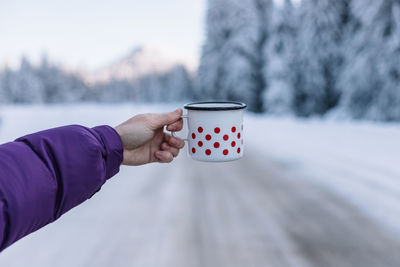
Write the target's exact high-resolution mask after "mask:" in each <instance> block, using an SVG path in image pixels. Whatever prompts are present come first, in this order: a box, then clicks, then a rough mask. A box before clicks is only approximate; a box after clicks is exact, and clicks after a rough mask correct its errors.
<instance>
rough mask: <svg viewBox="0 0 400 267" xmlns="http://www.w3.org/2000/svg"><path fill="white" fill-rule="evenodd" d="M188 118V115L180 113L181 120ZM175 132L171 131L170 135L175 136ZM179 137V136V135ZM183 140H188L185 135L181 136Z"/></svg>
mask: <svg viewBox="0 0 400 267" xmlns="http://www.w3.org/2000/svg"><path fill="white" fill-rule="evenodd" d="M187 118H188V115H182V116H181V119H182V120H183V119H187ZM175 133H176V132H172V131H171V135H172V136H173V137H177V136H176V134H175ZM179 138H181V137H179ZM181 139H182V140H183V141H188V138H187V137H186V138H181Z"/></svg>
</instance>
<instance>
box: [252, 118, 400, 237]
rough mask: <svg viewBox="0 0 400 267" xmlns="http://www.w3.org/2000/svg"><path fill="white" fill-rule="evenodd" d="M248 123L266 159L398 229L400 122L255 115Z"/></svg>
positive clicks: (399, 231)
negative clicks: (334, 193) (302, 118)
mask: <svg viewBox="0 0 400 267" xmlns="http://www.w3.org/2000/svg"><path fill="white" fill-rule="evenodd" d="M245 128H246V129H245V139H246V140H247V142H250V144H249V145H248V146H250V147H251V149H260V154H264V157H263V159H265V158H268V160H271V159H272V160H274V161H276V162H277V163H279V164H281V165H282V166H283V167H285V168H286V169H288V170H289V171H290V172H292V173H293V175H300V176H302V177H306V178H309V179H312V180H313V181H314V182H317V183H320V184H323V185H324V186H326V187H327V188H329V189H330V190H335V191H336V192H337V193H338V194H340V195H341V196H342V197H343V198H345V199H348V200H350V201H351V202H352V203H353V204H354V205H356V206H357V207H358V208H361V209H362V210H363V211H365V212H366V213H367V214H368V215H370V216H371V217H372V218H374V219H376V220H377V221H379V222H381V223H382V224H384V225H385V226H386V227H389V228H391V229H392V230H395V231H397V232H398V233H400V205H399V201H400V181H399V179H400V164H399V163H400V142H399V141H398V138H399V136H400V124H379V123H371V122H354V121H346V122H345V121H335V120H326V121H324V120H321V119H311V120H300V119H290V118H285V119H282V118H271V117H262V116H259V117H257V116H251V117H247V119H246V122H245ZM247 149H249V148H248V147H247Z"/></svg>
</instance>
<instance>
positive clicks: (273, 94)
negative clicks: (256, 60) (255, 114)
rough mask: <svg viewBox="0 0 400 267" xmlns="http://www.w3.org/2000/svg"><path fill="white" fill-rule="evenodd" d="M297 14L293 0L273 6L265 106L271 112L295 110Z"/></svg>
mask: <svg viewBox="0 0 400 267" xmlns="http://www.w3.org/2000/svg"><path fill="white" fill-rule="evenodd" d="M297 15H298V14H297V10H296V8H295V6H294V5H293V3H292V1H291V0H285V1H284V3H283V5H282V6H278V7H277V8H276V9H274V13H273V16H272V21H271V24H272V26H271V38H270V42H269V45H268V50H267V54H266V59H265V60H266V61H268V68H267V72H266V75H267V78H266V80H267V81H268V84H269V86H268V90H266V94H265V109H266V111H267V112H269V113H274V114H288V113H292V110H293V94H294V89H295V84H294V83H293V81H294V73H295V70H294V69H293V62H294V59H295V57H296V56H297V54H298V49H297V39H296V38H297V30H298V29H297V28H298V27H297V22H298V21H297V19H298V17H297ZM296 71H301V70H296Z"/></svg>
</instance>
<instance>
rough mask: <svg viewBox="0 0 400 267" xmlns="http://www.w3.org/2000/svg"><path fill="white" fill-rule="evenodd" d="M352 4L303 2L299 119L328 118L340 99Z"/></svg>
mask: <svg viewBox="0 0 400 267" xmlns="http://www.w3.org/2000/svg"><path fill="white" fill-rule="evenodd" d="M351 1H352V0H335V1H331V0H303V1H302V3H301V5H300V12H301V15H300V20H299V24H300V27H301V28H300V31H299V36H298V42H299V49H300V50H299V56H298V58H297V59H296V63H295V64H294V65H293V66H294V69H295V70H296V71H298V73H297V74H296V77H295V84H296V90H295V99H294V107H295V111H296V113H297V114H298V115H301V116H308V115H311V114H325V113H326V112H327V111H329V110H331V109H332V108H334V107H335V106H336V105H337V104H338V102H339V99H340V89H339V87H338V80H339V79H340V75H341V69H342V67H343V62H344V61H345V55H344V54H343V50H342V48H343V44H344V43H345V42H346V41H347V40H346V39H347V38H349V34H348V33H349V32H350V31H349V28H351V27H352V15H351V7H350V5H351Z"/></svg>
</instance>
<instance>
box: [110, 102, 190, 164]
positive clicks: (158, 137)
mask: <svg viewBox="0 0 400 267" xmlns="http://www.w3.org/2000/svg"><path fill="white" fill-rule="evenodd" d="M181 116H182V109H177V110H175V111H173V112H168V113H163V114H150V113H148V114H140V115H137V116H135V117H133V118H131V119H129V120H127V121H126V122H124V123H122V124H120V125H118V126H117V127H115V130H116V131H117V132H118V134H119V135H120V136H121V139H122V143H123V146H124V160H123V162H122V164H123V165H130V166H137V165H142V164H146V163H151V162H165V163H167V162H171V161H172V160H173V158H174V157H176V156H178V153H179V150H180V149H181V148H183V147H184V145H185V142H184V141H183V140H182V139H180V138H177V137H172V136H171V135H169V134H166V133H164V131H163V130H164V126H165V125H167V130H168V131H180V130H181V129H182V119H181Z"/></svg>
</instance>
